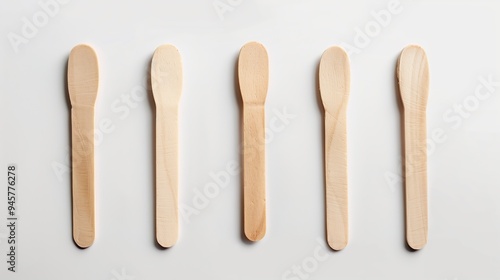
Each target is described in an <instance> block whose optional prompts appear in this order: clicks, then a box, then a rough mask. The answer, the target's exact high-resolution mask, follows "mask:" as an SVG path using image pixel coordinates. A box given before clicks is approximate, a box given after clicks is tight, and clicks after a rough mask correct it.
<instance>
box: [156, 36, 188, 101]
mask: <svg viewBox="0 0 500 280" xmlns="http://www.w3.org/2000/svg"><path fill="white" fill-rule="evenodd" d="M151 87H152V91H153V97H154V100H155V103H156V106H162V105H173V106H176V105H178V104H179V101H180V98H181V94H182V60H181V55H180V53H179V51H178V50H177V48H176V47H174V46H173V45H162V46H159V47H158V48H157V49H156V50H155V52H154V55H153V60H152V62H151Z"/></svg>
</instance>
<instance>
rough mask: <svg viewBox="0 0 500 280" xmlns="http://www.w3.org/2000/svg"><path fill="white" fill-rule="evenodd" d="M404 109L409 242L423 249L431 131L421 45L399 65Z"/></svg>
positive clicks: (412, 48) (406, 52)
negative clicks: (428, 142) (429, 132)
mask: <svg viewBox="0 0 500 280" xmlns="http://www.w3.org/2000/svg"><path fill="white" fill-rule="evenodd" d="M397 76H398V80H399V91H400V93H401V99H402V101H403V107H404V135H405V136H404V138H405V144H404V146H405V185H406V240H407V242H408V245H409V246H410V247H411V248H413V249H415V250H418V249H421V248H423V247H424V245H425V244H426V243H427V129H426V110H427V98H428V96H429V65H428V62H427V56H426V55H425V51H424V50H423V49H422V48H421V47H419V46H408V47H406V48H404V49H403V51H402V52H401V55H400V57H399V61H398V65H397Z"/></svg>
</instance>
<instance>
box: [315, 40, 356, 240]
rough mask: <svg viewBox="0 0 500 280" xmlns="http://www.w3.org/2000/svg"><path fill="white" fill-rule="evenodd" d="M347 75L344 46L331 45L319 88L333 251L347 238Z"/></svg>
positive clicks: (329, 236) (322, 63)
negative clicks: (322, 115) (323, 127)
mask: <svg viewBox="0 0 500 280" xmlns="http://www.w3.org/2000/svg"><path fill="white" fill-rule="evenodd" d="M350 75H351V74H350V66H349V58H348V56H347V53H346V52H345V51H344V49H342V48H341V47H331V48H329V49H327V50H326V51H325V52H324V53H323V55H322V57H321V61H320V66H319V87H320V95H321V99H322V101H323V106H324V108H325V177H326V230H327V239H328V245H329V246H330V247H331V248H332V249H334V250H342V249H344V248H345V246H347V242H348V237H349V223H348V188H347V181H348V180H347V131H346V108H347V102H348V99H349V89H350Z"/></svg>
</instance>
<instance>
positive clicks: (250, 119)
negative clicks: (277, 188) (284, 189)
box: [238, 42, 269, 241]
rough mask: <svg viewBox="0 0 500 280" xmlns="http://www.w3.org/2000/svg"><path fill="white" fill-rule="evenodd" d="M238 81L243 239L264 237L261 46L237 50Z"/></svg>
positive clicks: (264, 60) (265, 71)
mask: <svg viewBox="0 0 500 280" xmlns="http://www.w3.org/2000/svg"><path fill="white" fill-rule="evenodd" d="M238 79H239V84H240V91H241V97H242V100H243V197H244V198H243V212H244V213H243V216H244V217H243V220H244V232H245V236H246V237H247V238H248V240H250V241H258V240H261V239H262V238H263V237H264V235H265V234H266V168H265V162H266V160H265V148H266V147H265V107H264V105H265V101H266V96H267V88H268V79H269V62H268V57H267V52H266V49H265V48H264V46H262V45H261V44H259V43H256V42H250V43H248V44H246V45H244V46H243V47H242V48H241V51H240V56H239V59H238Z"/></svg>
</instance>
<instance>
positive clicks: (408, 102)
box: [397, 45, 429, 109]
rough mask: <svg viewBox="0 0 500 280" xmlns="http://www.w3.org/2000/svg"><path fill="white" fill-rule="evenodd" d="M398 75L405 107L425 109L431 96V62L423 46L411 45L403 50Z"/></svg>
mask: <svg viewBox="0 0 500 280" xmlns="http://www.w3.org/2000/svg"><path fill="white" fill-rule="evenodd" d="M397 77H398V82H399V91H400V94H401V100H402V101H403V105H404V107H405V108H407V109H408V108H420V109H425V108H426V106H427V99H428V97H429V63H428V61H427V55H426V54H425V51H424V49H423V48H422V47H420V46H416V45H410V46H407V47H406V48H404V49H403V51H401V55H400V56H399V59H398V64H397Z"/></svg>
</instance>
